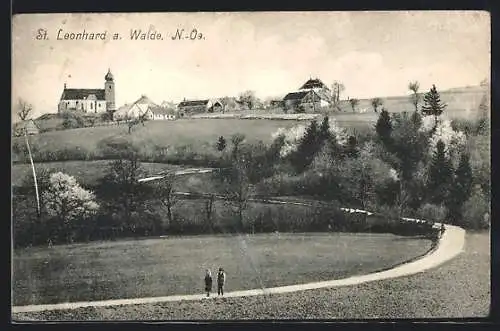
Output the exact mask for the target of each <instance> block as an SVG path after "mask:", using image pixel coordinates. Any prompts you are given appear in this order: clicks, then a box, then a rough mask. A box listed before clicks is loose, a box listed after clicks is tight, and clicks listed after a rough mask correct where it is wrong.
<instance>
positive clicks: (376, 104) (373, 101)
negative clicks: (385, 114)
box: [371, 98, 384, 112]
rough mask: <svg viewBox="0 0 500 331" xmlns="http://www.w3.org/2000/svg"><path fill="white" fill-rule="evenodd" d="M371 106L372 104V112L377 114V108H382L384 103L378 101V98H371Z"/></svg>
mask: <svg viewBox="0 0 500 331" xmlns="http://www.w3.org/2000/svg"><path fill="white" fill-rule="evenodd" d="M371 104H372V107H373V111H374V112H377V111H378V107H379V106H382V105H383V104H384V103H383V101H382V99H380V98H373V99H372V100H371Z"/></svg>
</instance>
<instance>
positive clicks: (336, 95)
mask: <svg viewBox="0 0 500 331" xmlns="http://www.w3.org/2000/svg"><path fill="white" fill-rule="evenodd" d="M344 90H345V86H344V84H342V83H341V82H337V81H335V82H333V84H332V101H333V104H334V106H336V105H338V103H339V101H340V94H341V93H342V92H343V91H344Z"/></svg>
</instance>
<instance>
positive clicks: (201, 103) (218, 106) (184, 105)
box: [177, 99, 224, 114]
mask: <svg viewBox="0 0 500 331" xmlns="http://www.w3.org/2000/svg"><path fill="white" fill-rule="evenodd" d="M177 109H178V110H179V112H181V113H185V114H196V113H205V112H209V113H213V112H221V111H222V110H223V109H224V105H223V104H222V102H220V101H219V100H217V99H215V100H208V99H207V100H184V101H182V102H180V103H179V104H178V105H177Z"/></svg>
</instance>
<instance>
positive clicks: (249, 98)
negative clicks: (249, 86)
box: [238, 91, 260, 109]
mask: <svg viewBox="0 0 500 331" xmlns="http://www.w3.org/2000/svg"><path fill="white" fill-rule="evenodd" d="M238 99H239V101H240V102H241V103H242V104H244V105H246V106H247V107H248V109H253V108H255V106H257V104H258V103H259V102H260V101H259V100H258V99H257V97H256V96H255V92H254V91H245V92H243V93H241V94H240V95H239V97H238Z"/></svg>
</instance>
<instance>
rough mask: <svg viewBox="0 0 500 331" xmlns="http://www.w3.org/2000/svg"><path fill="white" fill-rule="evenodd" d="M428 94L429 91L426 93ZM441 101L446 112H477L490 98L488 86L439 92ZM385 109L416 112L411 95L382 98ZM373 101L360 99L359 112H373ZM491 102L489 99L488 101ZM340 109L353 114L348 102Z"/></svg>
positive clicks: (357, 108)
mask: <svg viewBox="0 0 500 331" xmlns="http://www.w3.org/2000/svg"><path fill="white" fill-rule="evenodd" d="M425 92H427V91H425ZM439 94H440V95H441V101H442V102H444V103H446V104H447V107H446V110H445V111H446V112H475V111H477V110H478V109H479V105H480V104H481V100H482V99H483V98H484V97H485V96H486V98H489V89H488V86H480V85H477V86H464V87H456V88H451V89H448V90H442V91H439ZM380 99H382V102H383V107H384V108H385V109H387V110H388V111H389V112H403V111H412V110H414V108H413V105H412V104H411V102H410V94H408V95H405V96H389V97H380ZM371 100H372V99H360V100H359V104H358V106H357V107H356V111H358V112H363V111H366V112H373V107H372V105H371ZM488 100H489V99H488ZM340 108H341V110H342V111H345V112H352V108H351V105H350V104H349V102H348V101H347V100H344V101H341V104H340Z"/></svg>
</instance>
